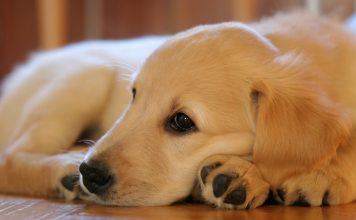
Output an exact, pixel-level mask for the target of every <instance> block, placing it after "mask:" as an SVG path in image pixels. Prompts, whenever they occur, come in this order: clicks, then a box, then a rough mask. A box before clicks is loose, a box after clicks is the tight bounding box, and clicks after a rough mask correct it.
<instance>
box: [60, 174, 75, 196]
mask: <svg viewBox="0 0 356 220" xmlns="http://www.w3.org/2000/svg"><path fill="white" fill-rule="evenodd" d="M78 181H79V175H78V174H73V175H68V176H65V177H63V178H62V179H61V183H62V185H63V187H64V188H66V189H67V190H69V191H71V192H73V190H74V186H75V185H76V184H77V183H78Z"/></svg>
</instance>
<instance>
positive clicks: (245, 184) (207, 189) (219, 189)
mask: <svg viewBox="0 0 356 220" xmlns="http://www.w3.org/2000/svg"><path fill="white" fill-rule="evenodd" d="M198 179H199V184H200V188H201V196H202V197H203V199H204V200H205V202H207V203H209V204H212V205H214V206H216V207H218V208H227V209H246V208H247V209H248V208H255V207H258V206H260V205H262V204H263V203H264V201H265V200H266V198H267V196H268V193H269V184H268V183H267V182H265V181H264V180H263V179H262V176H261V175H260V173H259V171H258V170H257V168H256V167H255V166H254V165H253V164H252V163H250V162H248V161H246V160H243V159H241V158H240V157H237V156H229V155H216V156H212V157H209V158H208V159H207V160H205V161H204V162H203V165H202V166H201V167H200V169H199V174H198Z"/></svg>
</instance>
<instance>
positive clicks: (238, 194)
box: [0, 12, 356, 209]
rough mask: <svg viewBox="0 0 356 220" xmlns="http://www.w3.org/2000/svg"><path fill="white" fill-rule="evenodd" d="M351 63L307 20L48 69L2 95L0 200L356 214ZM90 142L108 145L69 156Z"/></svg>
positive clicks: (156, 43)
mask: <svg viewBox="0 0 356 220" xmlns="http://www.w3.org/2000/svg"><path fill="white" fill-rule="evenodd" d="M157 47H158V49H156V48H157ZM152 51H154V52H153V53H152V54H151V55H150V53H151V52H152ZM355 57H356V40H355V36H353V35H352V34H351V33H349V32H348V31H347V30H345V29H344V28H343V27H342V25H340V24H337V23H334V22H332V21H329V20H326V19H322V18H317V17H314V16H310V15H307V14H303V13H299V12H298V13H292V14H289V15H278V16H275V17H274V18H271V19H267V20H264V21H262V22H260V23H257V24H252V25H249V26H248V25H244V24H241V23H236V22H231V23H222V24H215V25H206V26H199V27H196V28H193V29H190V30H188V31H185V32H182V33H179V34H177V35H174V36H173V37H171V38H169V39H168V40H167V41H166V39H165V38H153V39H152V38H151V39H143V40H142V39H141V40H133V41H126V42H118V43H108V44H106V45H104V43H100V44H97V45H85V44H84V45H82V46H76V47H71V48H67V49H62V50H59V51H56V52H50V53H49V54H43V55H39V56H38V57H37V58H35V59H33V60H32V61H31V62H30V63H28V64H26V65H25V66H23V67H21V68H20V69H18V70H16V71H15V73H14V74H13V76H10V78H9V79H8V80H7V81H6V82H5V84H4V87H3V93H2V98H1V102H0V124H1V128H0V129H1V130H0V143H1V145H0V146H1V147H2V148H1V151H2V152H1V161H0V175H1V177H2V178H1V179H0V191H2V192H11V193H27V194H32V195H44V196H63V197H65V198H67V199H73V198H76V197H79V198H82V199H89V200H92V201H96V202H98V203H102V204H108V205H119V206H153V205H167V204H171V203H173V202H175V201H178V200H181V199H183V198H185V197H187V196H188V195H190V194H193V195H195V196H197V197H201V199H202V200H203V201H205V202H206V203H209V204H213V205H216V206H217V207H222V208H231V209H235V208H236V209H245V208H254V207H258V206H260V205H262V204H263V203H264V202H265V200H266V198H267V196H268V194H269V192H272V193H271V194H273V195H274V197H275V199H276V200H277V201H279V202H280V203H282V204H285V205H313V206H320V205H329V204H330V205H335V204H342V203H347V202H351V201H352V200H354V199H355V198H356V172H354V168H353V167H354V164H355V160H356V147H355V144H356V136H355V135H356V132H355V131H354V129H353V128H352V125H353V124H355V123H356V99H355V97H356V88H355V85H354V84H355V83H356V64H355V61H354V59H355ZM146 58H147V59H146ZM142 63H143V65H142V66H141V64H142ZM128 66H130V68H127V67H128ZM135 70H137V71H135ZM127 76H129V78H130V79H127ZM125 77H126V79H124V78H125ZM130 90H131V91H130ZM84 131H86V132H84ZM83 132H84V134H86V135H87V136H89V138H99V139H98V141H97V142H96V143H95V145H94V146H93V147H91V148H90V149H89V151H88V152H87V154H86V156H85V157H84V152H85V150H84V151H75V150H73V148H72V147H73V146H75V145H76V140H78V138H80V135H81V134H83ZM83 158H84V160H83ZM82 160H83V162H82ZM79 164H80V165H79ZM78 167H79V172H78ZM78 173H79V175H78Z"/></svg>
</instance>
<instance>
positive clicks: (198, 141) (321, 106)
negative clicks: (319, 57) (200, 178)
mask: <svg viewBox="0 0 356 220" xmlns="http://www.w3.org/2000/svg"><path fill="white" fill-rule="evenodd" d="M296 66H297V67H296ZM308 66H309V65H308V64H306V63H303V62H301V61H300V60H299V58H298V57H296V56H293V55H283V54H281V52H280V51H279V50H278V49H277V48H276V47H275V46H274V45H273V44H272V43H271V42H270V41H269V40H267V39H266V38H264V37H263V36H261V35H259V34H258V33H256V32H255V31H253V30H252V29H250V28H248V27H247V26H244V25H241V24H236V23H225V24H219V25H209V26H200V27H197V28H194V29H191V30H189V31H186V32H183V33H180V34H177V35H176V36H174V37H172V39H171V40H169V41H168V42H166V43H165V44H164V45H163V46H162V47H160V48H159V49H158V50H157V51H155V52H154V53H153V54H152V55H151V56H150V57H149V58H148V60H147V61H146V63H145V64H144V65H143V67H142V69H141V70H140V72H139V73H138V75H137V77H136V78H135V80H134V82H133V85H132V94H133V98H132V102H131V104H130V106H129V108H128V109H127V111H126V113H125V114H124V116H123V117H122V118H120V119H119V120H118V121H117V123H116V124H115V125H114V127H113V128H112V129H110V130H109V131H108V132H107V134H106V135H105V136H103V137H102V138H101V139H100V140H99V142H98V143H97V145H96V146H95V147H94V148H93V149H92V150H91V151H90V152H89V153H88V155H87V158H86V160H85V163H83V164H82V166H81V169H82V173H85V175H86V178H84V179H83V178H82V180H81V181H82V183H84V186H85V188H86V189H87V190H88V191H90V192H91V193H92V195H94V194H95V196H94V197H95V198H96V200H97V201H98V202H102V203H106V204H115V205H139V206H142V205H165V204H170V203H172V202H174V201H177V200H180V199H182V198H184V197H186V196H187V195H189V194H190V192H191V191H192V188H193V186H194V183H195V181H196V175H197V169H198V167H199V164H200V163H201V162H202V161H203V160H204V159H205V158H207V157H209V156H211V155H215V154H235V155H252V156H253V157H254V159H255V160H256V164H257V165H258V164H261V165H263V166H266V167H273V168H274V166H280V165H282V164H289V165H288V166H286V165H283V168H285V169H286V171H285V172H284V175H287V173H288V172H291V170H293V167H296V166H297V165H298V166H299V165H300V166H303V167H305V166H310V165H311V164H315V163H316V161H321V160H324V159H325V158H327V157H328V155H330V154H332V153H333V152H335V149H336V147H337V146H338V145H339V144H340V141H341V139H342V138H340V137H341V136H342V135H344V134H345V132H346V131H345V130H346V128H345V126H344V123H343V119H342V116H340V114H339V113H338V112H337V111H336V109H335V108H334V105H333V104H332V103H331V101H330V100H328V99H327V98H326V96H324V95H323V94H322V93H321V91H319V90H318V88H317V87H315V86H314V85H313V83H312V82H313V79H309V78H308V77H306V76H307V75H308V72H309V71H311V70H310V69H309V67H308ZM313 71H314V70H313ZM309 75H310V74H309ZM309 80H310V81H309ZM309 122H310V124H309ZM318 129H319V130H320V129H322V130H323V132H325V134H326V135H328V136H327V138H324V137H321V134H319V133H318V132H319V130H318ZM298 143H300V145H298ZM326 143H327V144H326ZM323 144H325V146H322V145H323ZM297 145H298V146H297ZM321 147H322V149H320V148H321ZM304 151H306V152H310V153H309V155H303V152H304ZM276 164H277V165H276ZM266 172H267V171H266V170H265V173H266ZM265 173H264V174H265ZM282 173H283V172H282ZM264 176H265V177H266V175H264ZM82 185H83V184H82Z"/></svg>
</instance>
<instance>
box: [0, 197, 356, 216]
mask: <svg viewBox="0 0 356 220" xmlns="http://www.w3.org/2000/svg"><path fill="white" fill-rule="evenodd" d="M0 219H6V220H12V219H36V220H42V219H45V220H47V219H61V220H62V219H68V220H69V219H70V220H72V219H73V220H75V219H84V220H87V219H90V220H92V219H104V220H107V219H125V220H131V219H167V220H176V219H207V220H212V219H226V220H229V219H238V220H244V219H257V220H258V219H270V220H280V219H285V220H307V219H312V220H319V219H337V220H348V219H356V203H354V204H349V205H342V206H334V207H325V208H319V207H315V208H310V207H307V208H304V207H282V206H266V207H260V208H257V209H254V210H247V211H229V210H218V209H214V208H211V207H209V206H205V205H193V204H188V205H174V206H168V207H145V208H118V207H103V206H98V205H90V204H83V203H80V202H72V203H65V202H63V201H60V200H45V199H38V198H24V197H15V196H4V195H0Z"/></svg>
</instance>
